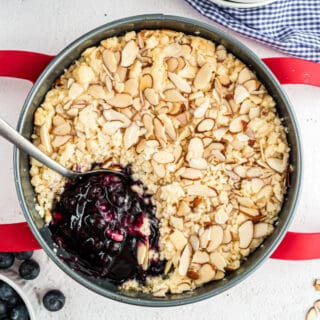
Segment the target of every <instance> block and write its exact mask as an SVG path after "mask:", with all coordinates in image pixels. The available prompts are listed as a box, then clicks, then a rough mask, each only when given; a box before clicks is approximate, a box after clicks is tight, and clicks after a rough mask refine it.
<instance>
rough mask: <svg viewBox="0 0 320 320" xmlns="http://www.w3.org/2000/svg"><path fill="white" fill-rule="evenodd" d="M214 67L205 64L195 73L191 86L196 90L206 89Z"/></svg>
mask: <svg viewBox="0 0 320 320" xmlns="http://www.w3.org/2000/svg"><path fill="white" fill-rule="evenodd" d="M215 69H216V65H215V64H214V63H211V62H207V63H205V64H204V65H203V66H202V67H201V68H200V69H199V71H198V72H197V74H196V77H195V79H194V82H193V85H194V87H195V88H196V89H198V90H200V89H201V90H203V89H206V88H207V87H208V86H209V84H210V80H211V77H212V73H213V72H214V71H215Z"/></svg>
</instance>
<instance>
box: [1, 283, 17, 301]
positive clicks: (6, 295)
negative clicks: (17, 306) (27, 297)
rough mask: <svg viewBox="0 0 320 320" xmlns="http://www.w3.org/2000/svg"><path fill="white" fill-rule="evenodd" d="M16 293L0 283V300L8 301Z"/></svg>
mask: <svg viewBox="0 0 320 320" xmlns="http://www.w3.org/2000/svg"><path fill="white" fill-rule="evenodd" d="M15 294H16V292H15V291H14V290H13V289H12V288H11V287H10V286H9V285H8V284H6V283H5V282H3V281H0V299H1V300H4V301H8V299H9V298H10V297H11V296H14V295H15Z"/></svg>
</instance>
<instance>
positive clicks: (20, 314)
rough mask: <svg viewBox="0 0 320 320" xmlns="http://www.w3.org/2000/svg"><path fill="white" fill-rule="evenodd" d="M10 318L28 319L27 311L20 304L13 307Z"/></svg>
mask: <svg viewBox="0 0 320 320" xmlns="http://www.w3.org/2000/svg"><path fill="white" fill-rule="evenodd" d="M10 319H11V320H28V319H29V313H28V310H27V308H26V306H25V305H23V304H20V305H18V306H16V307H14V308H13V309H12V310H11V312H10Z"/></svg>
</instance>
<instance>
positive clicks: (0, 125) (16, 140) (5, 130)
mask: <svg viewBox="0 0 320 320" xmlns="http://www.w3.org/2000/svg"><path fill="white" fill-rule="evenodd" d="M0 136H2V137H3V138H5V139H6V140H8V141H10V142H12V143H13V144H14V145H15V146H17V147H18V148H19V149H21V150H23V151H24V152H25V153H27V154H28V155H30V156H31V157H33V158H35V159H36V160H38V161H39V162H41V163H42V164H44V165H45V166H47V167H48V168H50V169H52V170H53V171H56V172H58V173H59V174H61V175H62V176H64V177H67V178H71V179H72V178H75V176H76V174H77V173H75V172H73V171H71V170H68V169H66V168H64V167H63V166H61V165H60V164H59V163H57V162H56V161H54V160H52V159H51V158H50V157H49V156H47V155H46V154H45V153H43V152H42V151H41V150H39V149H38V148H37V147H36V146H35V145H33V144H32V143H31V142H30V141H29V140H27V139H26V138H24V137H23V136H22V135H21V134H20V133H19V132H17V131H16V130H15V129H13V128H12V127H11V126H10V125H9V124H8V123H7V122H5V121H4V120H2V119H1V118H0Z"/></svg>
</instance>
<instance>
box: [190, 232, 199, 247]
mask: <svg viewBox="0 0 320 320" xmlns="http://www.w3.org/2000/svg"><path fill="white" fill-rule="evenodd" d="M189 242H190V244H191V246H192V249H193V251H197V250H198V249H199V248H200V241H199V238H198V237H197V236H196V235H194V234H193V235H191V236H190V238H189Z"/></svg>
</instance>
